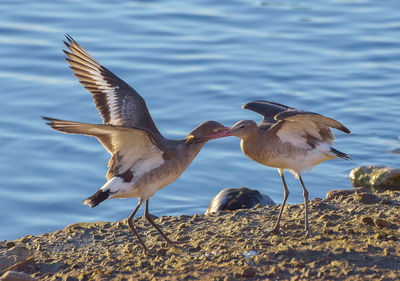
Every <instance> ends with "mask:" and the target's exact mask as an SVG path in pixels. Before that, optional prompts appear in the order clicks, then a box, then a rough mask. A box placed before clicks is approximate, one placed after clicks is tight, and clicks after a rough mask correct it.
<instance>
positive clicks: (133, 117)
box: [64, 35, 161, 137]
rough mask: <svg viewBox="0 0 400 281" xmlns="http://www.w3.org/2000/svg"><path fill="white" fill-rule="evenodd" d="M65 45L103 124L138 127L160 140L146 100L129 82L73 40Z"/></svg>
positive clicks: (68, 57) (72, 64) (68, 60)
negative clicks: (91, 96)
mask: <svg viewBox="0 0 400 281" xmlns="http://www.w3.org/2000/svg"><path fill="white" fill-rule="evenodd" d="M67 40H68V42H64V43H65V45H66V46H67V47H68V49H69V51H64V53H65V54H66V55H67V58H65V59H66V61H67V62H68V63H69V65H70V68H71V69H72V71H73V73H74V75H75V76H76V77H77V78H78V79H79V81H80V82H81V83H82V84H83V85H84V86H85V88H86V89H87V90H89V91H90V92H91V93H92V95H93V99H94V102H95V104H96V107H97V109H98V110H99V112H100V115H101V116H102V118H103V123H104V124H108V125H117V126H125V127H136V128H137V127H138V128H144V129H147V130H149V131H151V132H152V133H153V134H154V135H155V136H156V137H161V134H160V132H159V131H158V129H157V127H156V125H155V124H154V121H153V119H152V118H151V116H150V113H149V111H148V109H147V106H146V102H145V101H144V99H143V98H142V97H141V96H140V95H139V94H138V93H137V92H136V91H135V90H134V89H133V88H132V87H130V86H129V85H128V84H127V83H125V82H124V81H123V80H122V79H120V78H119V77H118V76H116V75H115V74H113V73H112V72H111V71H109V70H108V69H107V68H105V67H104V66H102V65H101V64H99V63H98V62H97V61H96V60H95V59H94V58H92V56H91V55H90V54H89V53H88V52H86V51H85V50H84V49H83V48H82V47H81V46H80V45H79V44H78V43H77V42H76V41H75V40H74V39H72V37H70V36H69V35H67Z"/></svg>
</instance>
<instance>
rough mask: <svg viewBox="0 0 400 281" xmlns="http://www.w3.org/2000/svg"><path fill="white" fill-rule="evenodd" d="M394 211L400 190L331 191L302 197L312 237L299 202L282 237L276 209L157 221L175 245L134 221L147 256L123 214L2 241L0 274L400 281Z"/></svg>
mask: <svg viewBox="0 0 400 281" xmlns="http://www.w3.org/2000/svg"><path fill="white" fill-rule="evenodd" d="M399 207H400V192H399V191H393V190H387V191H384V192H380V193H376V192H371V191H370V190H369V189H368V188H358V189H351V190H336V191H331V192H329V193H328V194H327V197H326V198H325V199H318V198H317V199H313V200H312V201H311V202H310V222H311V227H312V230H313V235H312V236H310V237H308V236H305V235H304V232H303V227H304V225H303V206H302V205H288V206H287V209H285V212H284V216H283V220H282V231H283V234H282V235H267V234H266V232H267V231H266V230H267V229H269V228H271V227H272V226H273V222H274V221H275V219H276V217H277V215H278V211H279V205H277V206H273V207H260V206H256V207H255V208H252V209H248V210H237V211H232V212H228V211H222V212H219V213H216V214H211V215H207V216H205V215H198V214H195V215H193V216H186V215H182V216H179V217H169V216H165V217H160V218H158V219H156V223H157V224H158V225H160V227H161V228H162V229H163V230H164V231H165V232H166V233H167V235H169V237H170V238H171V239H172V240H175V241H178V242H179V245H178V247H176V248H173V247H172V248H171V247H168V246H167V245H166V243H165V242H164V241H163V240H162V239H161V237H160V236H159V235H158V233H157V232H156V231H155V230H154V228H152V227H150V225H149V224H148V223H147V222H146V221H145V220H144V219H143V218H138V219H136V225H137V226H138V231H139V232H140V233H141V235H142V236H143V237H144V238H145V242H146V244H147V245H148V246H149V248H150V250H151V253H150V254H147V253H145V252H144V250H143V249H142V248H141V246H140V245H139V244H138V242H137V241H136V239H135V237H134V236H133V235H132V233H131V231H130V229H129V228H128V225H127V222H126V220H124V221H119V222H115V223H111V222H98V223H77V224H73V225H69V226H67V227H66V228H65V229H63V230H60V231H57V232H53V233H47V234H43V235H40V236H30V235H28V236H24V237H22V238H20V239H18V240H15V241H2V242H0V270H1V273H2V274H3V273H5V276H6V275H7V274H8V276H9V277H3V280H68V281H73V280H320V279H325V280H399V278H400V244H399V239H400V211H399V210H400V209H399ZM17 272H24V273H26V274H23V273H19V276H22V277H16V275H17V274H18V273H17ZM12 274H14V277H10V276H11V275H12ZM23 276H25V277H23ZM7 278H8V279H7ZM10 278H11V279H10ZM12 278H14V279H12ZM15 278H20V279H15ZM21 278H22V279H21ZM23 278H26V279H23ZM29 278H31V279H29Z"/></svg>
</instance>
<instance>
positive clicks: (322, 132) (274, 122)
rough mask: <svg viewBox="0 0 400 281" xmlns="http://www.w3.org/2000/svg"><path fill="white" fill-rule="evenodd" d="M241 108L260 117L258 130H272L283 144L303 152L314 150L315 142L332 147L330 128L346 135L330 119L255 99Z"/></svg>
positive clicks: (343, 128)
mask: <svg viewBox="0 0 400 281" xmlns="http://www.w3.org/2000/svg"><path fill="white" fill-rule="evenodd" d="M242 107H243V108H245V109H249V110H252V111H254V112H257V113H259V114H261V115H262V116H263V117H264V118H263V121H262V122H261V123H260V126H259V127H260V128H261V129H271V130H274V131H275V133H276V135H278V137H279V138H280V139H281V140H282V141H283V142H290V143H292V144H293V145H296V146H298V147H301V148H304V149H311V148H314V147H315V146H316V145H317V144H318V143H319V142H325V143H327V144H329V145H332V144H333V140H334V138H335V137H334V135H333V133H332V130H331V128H335V129H338V130H341V131H343V132H345V133H347V134H349V133H350V130H349V129H347V128H346V127H345V126H344V125H343V124H341V123H340V122H338V121H336V120H334V119H332V118H329V117H326V116H323V115H320V114H318V113H314V112H305V111H299V110H297V109H295V108H293V107H289V106H286V105H283V104H280V103H276V102H269V101H264V100H256V101H252V102H249V103H246V104H245V105H243V106H242ZM271 126H272V127H271Z"/></svg>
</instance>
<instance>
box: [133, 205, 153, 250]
mask: <svg viewBox="0 0 400 281" xmlns="http://www.w3.org/2000/svg"><path fill="white" fill-rule="evenodd" d="M142 204H143V201H142V200H141V199H140V200H139V203H138V204H137V206H136V208H135V210H133V212H132V213H131V214H130V216H129V218H128V225H129V227H130V228H131V229H132V231H133V233H135V235H136V237H137V238H138V240H139V242H140V244H142V246H143V248H144V250H145V251H146V252H149V249H148V248H147V247H146V245H145V244H144V243H143V240H142V238H140V236H139V233H138V232H137V230H136V229H135V227H134V226H133V217H134V216H135V214H136V212H137V211H138V210H139V208H140V206H141V205H142Z"/></svg>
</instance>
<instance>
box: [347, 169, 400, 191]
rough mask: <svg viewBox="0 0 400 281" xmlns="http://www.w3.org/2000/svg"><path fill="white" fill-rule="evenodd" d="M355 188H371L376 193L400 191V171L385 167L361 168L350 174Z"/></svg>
mask: <svg viewBox="0 0 400 281" xmlns="http://www.w3.org/2000/svg"><path fill="white" fill-rule="evenodd" d="M350 181H351V183H352V184H353V186H355V187H359V186H364V187H370V188H372V189H373V190H376V191H382V190H386V189H391V190H400V169H395V168H390V167H383V166H360V167H357V168H355V169H353V170H351V172H350Z"/></svg>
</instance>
